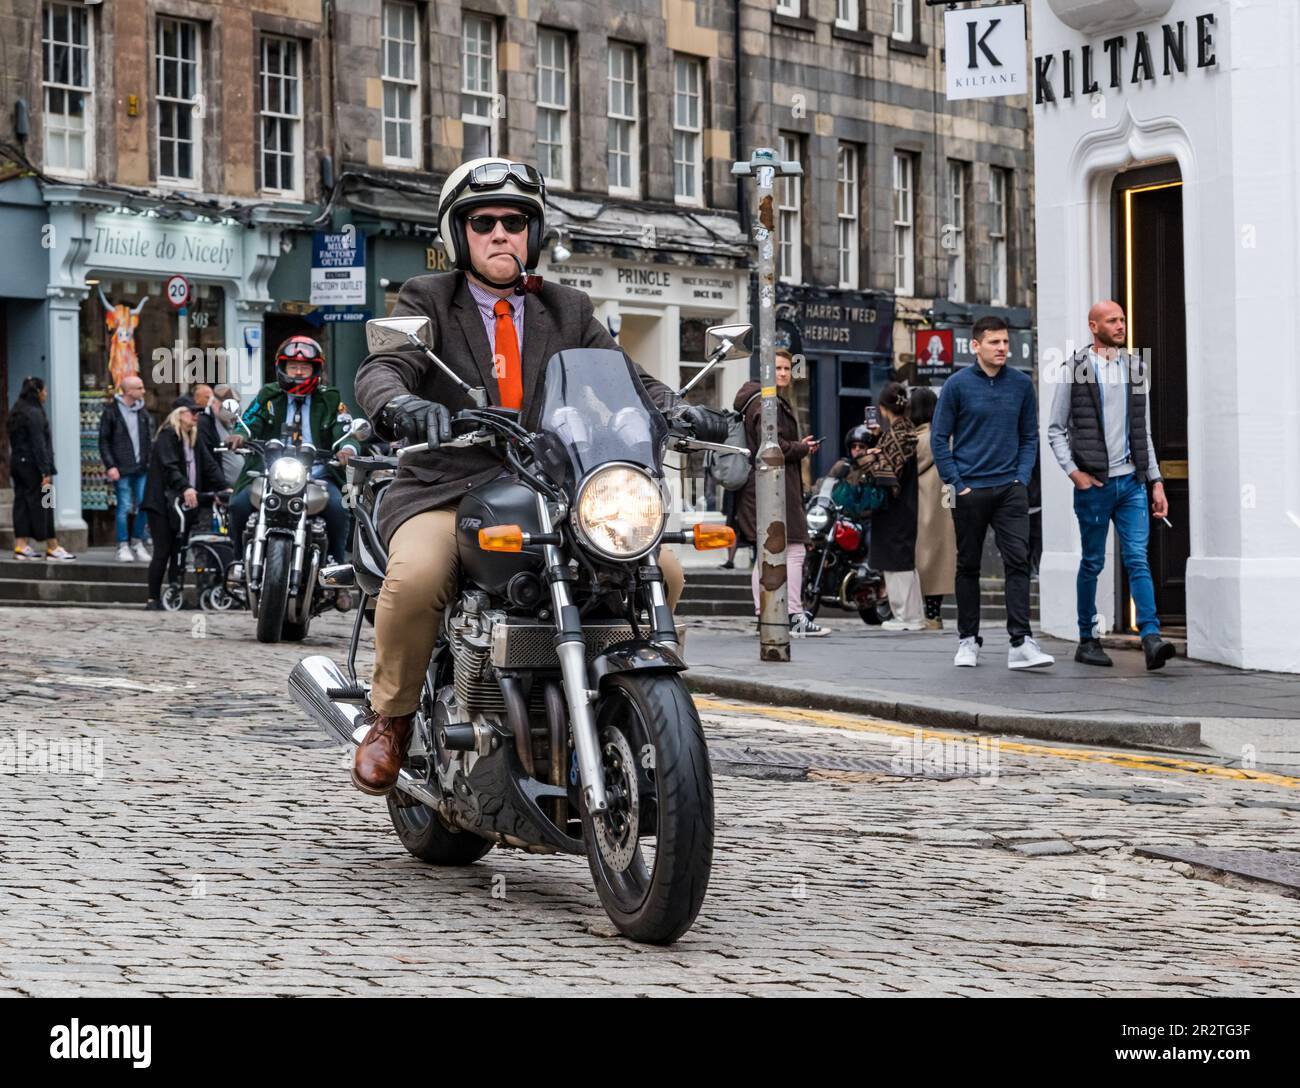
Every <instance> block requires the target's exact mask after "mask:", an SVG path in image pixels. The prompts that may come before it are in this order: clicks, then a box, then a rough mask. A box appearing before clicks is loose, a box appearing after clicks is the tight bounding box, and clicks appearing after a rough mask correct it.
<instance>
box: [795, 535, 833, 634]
mask: <svg viewBox="0 0 1300 1088" xmlns="http://www.w3.org/2000/svg"><path fill="white" fill-rule="evenodd" d="M825 555H826V553H825V551H824V550H819V551H816V552H812V553H810V554H807V555H805V556H804V561H803V585H801V586H800V587H799V600H800V601H802V602H803V610H804V611H805V612H807V613H808V615H810V616H811V617H812V618H813V619H816V618H817V613H818V612H820V611H821V608H822V594H821V588H822V587H821V583H822V580H823V578H824V576H825V572H824V571H823V569H822V560H823V557H824V556H825ZM826 565H827V566H829V565H830V560H829V558H827V559H826Z"/></svg>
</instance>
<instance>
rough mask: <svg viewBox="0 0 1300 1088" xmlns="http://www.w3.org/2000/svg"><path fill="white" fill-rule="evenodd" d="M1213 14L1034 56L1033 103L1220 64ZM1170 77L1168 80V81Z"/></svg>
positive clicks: (1120, 87) (1085, 94)
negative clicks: (1191, 21) (1097, 43)
mask: <svg viewBox="0 0 1300 1088" xmlns="http://www.w3.org/2000/svg"><path fill="white" fill-rule="evenodd" d="M1215 30H1216V27H1215V21H1214V16H1213V15H1212V14H1205V15H1198V16H1196V19H1195V23H1194V25H1189V23H1188V21H1187V20H1184V19H1179V20H1178V21H1177V22H1173V23H1163V24H1161V26H1160V29H1159V30H1158V31H1157V30H1152V29H1150V28H1148V29H1146V30H1139V31H1137V32H1136V33H1134V34H1116V35H1114V36H1112V37H1109V38H1106V39H1105V40H1104V41H1102V42H1101V43H1100V45H1099V46H1094V45H1092V44H1083V45H1080V46H1079V48H1078V49H1062V50H1061V51H1060V52H1059V53H1048V54H1046V55H1045V56H1041V57H1035V58H1034V103H1035V104H1036V105H1040V106H1041V105H1042V104H1043V103H1044V102H1058V101H1065V102H1068V101H1069V100H1071V99H1073V98H1075V97H1076V96H1078V97H1081V98H1091V97H1092V96H1093V95H1095V94H1102V93H1104V91H1105V90H1117V91H1121V92H1122V91H1123V90H1124V87H1125V85H1126V84H1127V85H1129V86H1134V87H1136V86H1139V85H1141V84H1144V83H1152V84H1154V83H1157V82H1158V81H1159V80H1160V79H1161V78H1163V77H1169V78H1174V77H1175V76H1178V75H1186V74H1187V73H1188V72H1189V71H1191V70H1192V69H1194V68H1217V67H1218V64H1219V60H1218V56H1217V55H1216V45H1215V40H1214V35H1215ZM1166 82H1167V80H1166Z"/></svg>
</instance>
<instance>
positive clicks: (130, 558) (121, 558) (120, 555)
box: [117, 543, 135, 563]
mask: <svg viewBox="0 0 1300 1088" xmlns="http://www.w3.org/2000/svg"><path fill="white" fill-rule="evenodd" d="M117 561H118V562H119V563H131V562H134V561H135V556H134V555H132V554H131V545H130V544H126V543H123V544H119V545H118V546H117Z"/></svg>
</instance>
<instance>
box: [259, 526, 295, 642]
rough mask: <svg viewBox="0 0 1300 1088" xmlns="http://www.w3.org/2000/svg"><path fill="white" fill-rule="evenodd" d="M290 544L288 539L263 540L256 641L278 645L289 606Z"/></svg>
mask: <svg viewBox="0 0 1300 1088" xmlns="http://www.w3.org/2000/svg"><path fill="white" fill-rule="evenodd" d="M292 555H293V541H292V540H290V539H289V538H288V537H287V536H268V537H267V538H266V558H265V560H264V561H263V563H262V591H261V593H259V594H258V597H257V641H258V642H279V641H280V633H281V631H282V630H283V628H284V614H285V611H286V610H287V609H288V606H289V563H290V560H291V558H292Z"/></svg>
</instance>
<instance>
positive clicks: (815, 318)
mask: <svg viewBox="0 0 1300 1088" xmlns="http://www.w3.org/2000/svg"><path fill="white" fill-rule="evenodd" d="M776 299H777V317H778V318H779V319H781V320H783V321H786V322H788V323H790V324H791V325H792V326H794V328H795V329H797V331H798V340H799V343H798V347H799V350H800V351H801V352H803V353H805V354H807V353H810V352H818V351H822V352H825V351H830V352H840V351H852V352H862V353H866V354H872V355H884V356H892V354H893V344H892V340H893V327H894V305H893V299H892V298H888V297H886V296H880V295H874V294H867V293H865V292H862V291H840V290H830V289H825V288H823V289H816V288H813V289H809V288H806V287H794V286H789V285H786V284H778V285H777V289H776Z"/></svg>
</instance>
